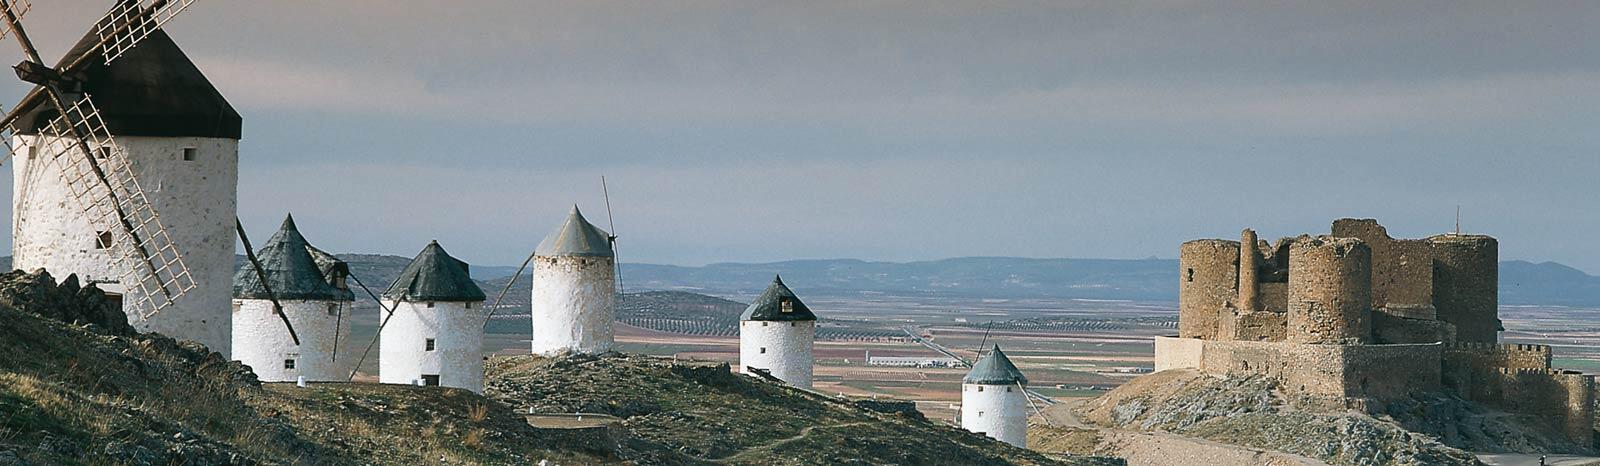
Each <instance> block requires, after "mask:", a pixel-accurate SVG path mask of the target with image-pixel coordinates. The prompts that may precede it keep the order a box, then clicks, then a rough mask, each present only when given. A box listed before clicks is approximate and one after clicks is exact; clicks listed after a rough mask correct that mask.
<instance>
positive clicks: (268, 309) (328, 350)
mask: <svg viewBox="0 0 1600 466" xmlns="http://www.w3.org/2000/svg"><path fill="white" fill-rule="evenodd" d="M233 303H234V310H233V356H234V359H236V360H238V361H239V362H242V363H244V364H245V365H247V366H250V368H251V369H252V370H254V371H255V373H256V377H258V378H260V379H261V381H262V382H293V381H295V380H296V378H297V377H299V376H304V377H305V378H306V380H307V381H311V382H329V381H340V382H342V381H345V380H347V379H348V378H349V376H350V365H351V364H353V363H354V361H343V360H340V361H336V360H335V358H334V349H335V345H336V344H337V346H338V347H339V348H346V347H348V346H349V345H350V344H352V342H351V341H350V303H348V302H340V301H313V300H282V301H279V303H280V304H282V305H283V313H284V315H285V316H287V317H289V322H290V323H292V324H294V331H295V334H296V335H298V336H299V337H300V346H295V345H294V340H293V339H291V338H289V330H288V329H286V328H284V326H283V320H281V319H279V318H278V316H277V315H274V314H273V313H272V301H268V300H265V299H236V300H233ZM341 316H342V317H341ZM288 359H293V360H294V361H295V363H294V368H293V369H289V368H286V367H284V366H285V364H284V360H288ZM347 359H348V358H347Z"/></svg>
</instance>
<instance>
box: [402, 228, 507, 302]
mask: <svg viewBox="0 0 1600 466" xmlns="http://www.w3.org/2000/svg"><path fill="white" fill-rule="evenodd" d="M470 269H471V267H470V266H468V265H467V263H466V262H462V261H461V260H459V259H456V258H454V257H450V253H447V252H445V251H444V248H443V247H441V246H439V242H438V241H431V242H429V243H428V246H427V247H424V248H422V252H421V253H418V254H417V258H416V259H412V260H411V264H409V265H406V268H405V270H402V271H401V272H400V276H399V277H398V278H395V280H394V284H393V285H390V286H389V289H388V290H386V291H384V292H383V297H385V298H389V299H398V300H402V301H456V302H473V301H483V300H484V299H485V297H484V295H483V289H482V288H479V287H478V283H477V282H474V281H472V274H471V272H470Z"/></svg>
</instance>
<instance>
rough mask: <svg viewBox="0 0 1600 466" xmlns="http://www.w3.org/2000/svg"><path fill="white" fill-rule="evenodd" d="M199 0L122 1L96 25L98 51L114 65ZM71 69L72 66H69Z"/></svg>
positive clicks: (107, 61)
mask: <svg viewBox="0 0 1600 466" xmlns="http://www.w3.org/2000/svg"><path fill="white" fill-rule="evenodd" d="M194 2H195V0H121V1H118V2H117V4H115V5H112V6H111V10H110V11H107V12H106V15H105V16H102V17H100V21H97V22H95V24H94V33H95V35H96V36H98V37H99V38H100V42H99V43H98V44H95V48H98V49H100V55H101V56H102V57H104V58H105V62H106V63H107V64H110V63H111V62H112V61H113V60H116V59H117V57H120V56H122V54H123V53H125V52H127V51H128V50H130V49H132V48H133V47H134V46H136V45H139V41H142V40H144V39H145V38H146V37H150V33H151V32H155V30H157V29H160V28H161V25H163V24H167V21H171V20H172V17H174V16H177V15H178V13H182V12H183V10H184V9H185V8H188V7H189V5H190V4H193V3H194ZM69 67H70V66H69Z"/></svg>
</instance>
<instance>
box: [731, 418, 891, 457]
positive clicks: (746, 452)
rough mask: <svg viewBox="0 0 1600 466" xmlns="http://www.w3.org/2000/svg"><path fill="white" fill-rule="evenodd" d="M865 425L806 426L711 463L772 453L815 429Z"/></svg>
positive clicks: (866, 422) (849, 423) (862, 423)
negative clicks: (796, 431) (791, 433)
mask: <svg viewBox="0 0 1600 466" xmlns="http://www.w3.org/2000/svg"><path fill="white" fill-rule="evenodd" d="M866 424H871V422H868V421H863V422H846V423H844V424H832V425H826V426H807V427H806V428H804V429H800V432H799V433H796V434H795V435H794V436H793V437H788V438H781V439H778V440H774V441H772V442H771V443H768V444H765V445H756V446H753V447H750V448H746V449H744V450H743V451H740V452H738V453H734V454H733V455H732V456H728V457H726V458H722V459H718V460H713V462H717V463H735V462H738V461H741V460H743V459H745V458H748V457H750V456H751V455H755V454H757V453H761V452H764V451H772V450H775V449H777V448H778V447H781V446H783V445H784V444H787V443H789V442H794V441H797V440H800V439H803V438H806V436H807V435H810V434H811V431H813V430H816V429H837V428H841V427H854V426H859V425H866Z"/></svg>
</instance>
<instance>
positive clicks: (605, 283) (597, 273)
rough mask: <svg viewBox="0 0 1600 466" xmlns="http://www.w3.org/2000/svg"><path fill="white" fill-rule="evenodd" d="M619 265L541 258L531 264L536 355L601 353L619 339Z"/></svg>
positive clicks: (586, 258) (602, 259)
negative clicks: (615, 328)
mask: <svg viewBox="0 0 1600 466" xmlns="http://www.w3.org/2000/svg"><path fill="white" fill-rule="evenodd" d="M615 270H616V264H615V263H614V262H613V259H612V258H610V257H594V256H540V257H538V258H535V259H534V263H533V308H532V313H533V336H532V344H531V346H532V349H533V354H541V355H546V356H550V355H554V354H557V353H561V352H573V353H583V354H600V353H605V352H609V351H611V349H612V348H613V347H614V346H615V342H616V337H615V334H614V333H613V330H612V323H613V322H614V321H615V320H616V314H617V311H616V305H617V293H616V290H617V287H616V275H615Z"/></svg>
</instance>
